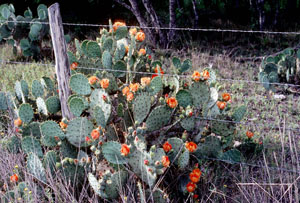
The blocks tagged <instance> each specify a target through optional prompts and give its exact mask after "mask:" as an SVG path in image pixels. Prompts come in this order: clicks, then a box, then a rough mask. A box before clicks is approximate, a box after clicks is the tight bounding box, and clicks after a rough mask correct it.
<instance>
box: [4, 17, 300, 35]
mask: <svg viewBox="0 0 300 203" xmlns="http://www.w3.org/2000/svg"><path fill="white" fill-rule="evenodd" d="M0 22H2V23H3V22H7V23H20V24H22V23H23V24H45V25H49V22H28V21H12V20H5V21H0ZM62 24H63V25H67V26H81V27H110V25H107V24H87V23H66V22H64V23H62ZM126 26H127V27H129V28H135V27H138V28H141V29H152V30H177V31H201V32H231V33H253V34H272V35H300V32H279V31H278V32H277V31H263V30H236V29H219V28H189V27H188V28H185V27H174V28H170V27H153V26H134V25H126Z"/></svg>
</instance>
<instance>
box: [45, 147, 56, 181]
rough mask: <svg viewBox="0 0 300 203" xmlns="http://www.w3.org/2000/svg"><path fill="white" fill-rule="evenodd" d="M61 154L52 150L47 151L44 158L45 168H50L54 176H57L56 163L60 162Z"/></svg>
mask: <svg viewBox="0 0 300 203" xmlns="http://www.w3.org/2000/svg"><path fill="white" fill-rule="evenodd" d="M59 160H60V159H59V156H58V155H57V154H56V152H55V151H53V150H50V151H48V152H47V153H46V155H45V156H44V159H43V166H44V168H45V169H47V170H49V171H50V173H51V175H52V176H55V165H56V162H59Z"/></svg>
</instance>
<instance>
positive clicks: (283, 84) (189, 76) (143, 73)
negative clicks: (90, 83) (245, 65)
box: [0, 59, 300, 87]
mask: <svg viewBox="0 0 300 203" xmlns="http://www.w3.org/2000/svg"><path fill="white" fill-rule="evenodd" d="M1 62H2V63H8V64H21V65H38V66H55V64H53V63H52V64H43V63H32V62H18V61H7V60H2V59H0V63H1ZM77 68H78V69H87V70H99V71H108V72H118V73H133V74H142V75H157V73H150V72H141V71H128V70H115V69H105V68H94V67H83V66H78V67H77ZM163 76H167V77H179V78H191V75H176V74H169V73H165V74H163ZM216 80H217V81H227V82H240V83H241V82H243V83H254V84H269V85H278V86H289V87H300V85H295V84H290V83H277V82H260V81H255V80H242V79H227V78H217V79H216Z"/></svg>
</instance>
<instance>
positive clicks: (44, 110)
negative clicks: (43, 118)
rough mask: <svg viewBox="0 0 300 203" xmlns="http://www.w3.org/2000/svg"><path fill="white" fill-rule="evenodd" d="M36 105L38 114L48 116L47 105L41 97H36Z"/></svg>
mask: <svg viewBox="0 0 300 203" xmlns="http://www.w3.org/2000/svg"><path fill="white" fill-rule="evenodd" d="M36 105H37V109H38V112H39V113H42V114H44V115H48V110H47V105H46V103H45V101H44V99H42V98H41V97H38V98H37V99H36Z"/></svg>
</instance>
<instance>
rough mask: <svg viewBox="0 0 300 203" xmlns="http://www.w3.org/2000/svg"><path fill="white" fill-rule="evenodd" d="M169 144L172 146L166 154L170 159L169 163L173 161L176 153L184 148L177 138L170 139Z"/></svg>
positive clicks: (180, 140)
mask: <svg viewBox="0 0 300 203" xmlns="http://www.w3.org/2000/svg"><path fill="white" fill-rule="evenodd" d="M168 142H169V144H170V145H171V146H172V151H171V152H169V153H168V156H169V158H170V161H172V162H173V161H174V160H175V157H176V156H177V154H178V153H180V152H181V151H182V149H183V148H184V146H182V145H183V141H182V139H179V138H177V137H172V138H169V139H168Z"/></svg>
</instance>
